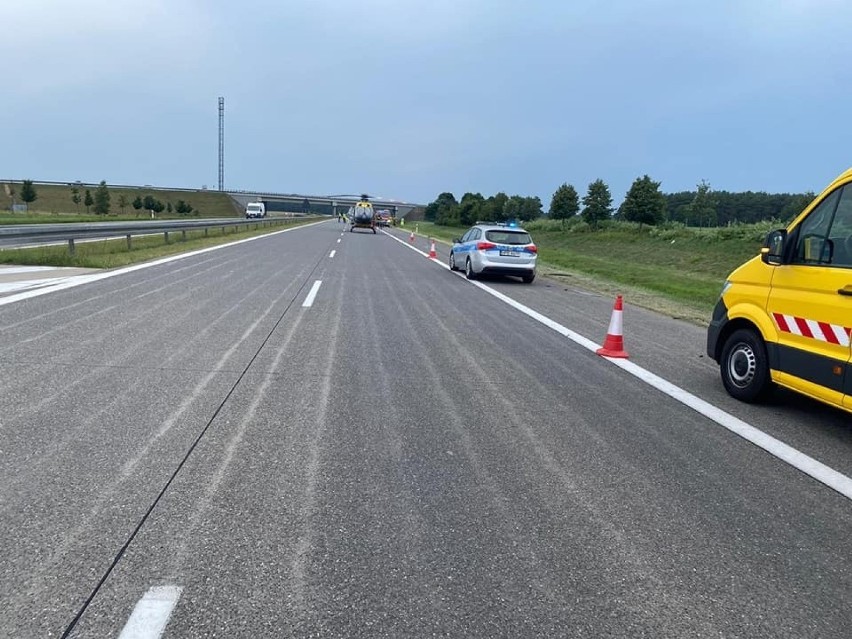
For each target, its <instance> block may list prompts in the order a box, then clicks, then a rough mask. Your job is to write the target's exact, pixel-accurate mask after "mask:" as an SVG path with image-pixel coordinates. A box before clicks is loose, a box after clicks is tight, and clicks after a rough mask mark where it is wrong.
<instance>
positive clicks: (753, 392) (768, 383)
mask: <svg viewBox="0 0 852 639" xmlns="http://www.w3.org/2000/svg"><path fill="white" fill-rule="evenodd" d="M720 369H721V373H722V383H723V384H724V385H725V390H727V391H728V393H729V394H730V395H731V397H735V398H736V399H739V400H740V401H743V402H755V401H759V400H761V399H765V398H766V397H767V396H768V395H769V394H770V393H771V392H772V389H773V384H772V379H771V378H770V376H769V357H768V356H767V355H766V345H765V344H764V343H763V340H762V339H761V337H760V335H758V334H757V333H756V332H755V331H753V330H751V329H748V328H741V329H739V330H736V331H734V332H733V333H731V335H730V336H729V337H728V339H727V340H726V341H725V346H724V348H723V349H722V360H721V365H720Z"/></svg>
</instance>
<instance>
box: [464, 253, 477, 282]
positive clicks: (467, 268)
mask: <svg viewBox="0 0 852 639" xmlns="http://www.w3.org/2000/svg"><path fill="white" fill-rule="evenodd" d="M464 276H465V277H466V278H467V279H469V280H475V279H476V273H474V272H473V265H472V264H471V263H470V258H468V259H467V261H465V263H464Z"/></svg>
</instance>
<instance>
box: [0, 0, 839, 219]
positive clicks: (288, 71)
mask: <svg viewBox="0 0 852 639" xmlns="http://www.w3.org/2000/svg"><path fill="white" fill-rule="evenodd" d="M0 16H2V24H3V28H2V33H3V35H2V37H0V60H3V61H4V62H5V64H4V65H3V68H4V71H5V72H4V73H3V77H2V81H0V133H1V134H2V138H0V180H3V179H15V180H20V179H25V178H27V179H33V180H55V181H68V182H71V181H75V180H81V181H83V182H99V181H100V180H106V181H107V182H108V183H110V184H153V185H158V186H176V187H189V188H200V187H202V185H206V186H207V187H208V188H211V189H215V188H218V98H219V97H220V96H222V97H224V98H225V188H226V189H234V190H236V189H241V190H258V191H271V192H279V193H300V194H311V195H334V194H358V193H363V192H366V193H370V194H372V195H375V196H379V197H384V198H394V199H399V200H403V201H407V202H415V203H422V204H425V203H428V202H431V201H432V200H434V199H435V198H436V197H437V195H438V194H439V193H441V192H443V191H450V192H452V193H454V194H455V195H456V197H457V198H460V197H461V196H462V195H463V194H464V193H465V192H479V193H481V194H483V195H484V196H486V197H487V196H489V195H493V194H494V193H496V192H498V191H503V192H506V193H508V194H509V195H514V194H517V195H523V196H539V197H540V198H541V200H542V203H543V205H544V208H545V210H547V208H548V206H549V204H550V200H551V197H552V194H553V192H554V191H555V190H556V189H557V188H558V187H559V185H560V184H562V183H568V184H573V185H574V186H575V188H576V189H577V191H578V192H579V193H580V195H581V196H582V195H583V194H585V192H586V191H587V188H588V185H589V183H590V182H592V181H594V180H596V179H598V178H600V179H603V180H604V181H605V182H606V183H607V184H608V185H609V187H610V190H611V192H612V195H613V199H614V203H615V204H616V205H617V204H618V203H619V202H620V201H621V200H622V199H623V197H624V194H625V193H626V191H627V189H629V187H630V185H631V183H632V182H633V180H635V179H636V178H637V177H641V176H643V175H645V174H647V175H650V176H651V177H652V178H653V179H654V180H656V181H658V182H660V183H661V189H662V190H663V191H664V192H675V191H682V190H692V189H694V188H695V185H696V184H697V183H698V182H700V181H701V180H706V181H707V182H709V183H710V185H711V186H712V188H714V189H717V190H728V191H744V190H755V191H761V190H762V191H769V192H804V191H817V192H818V191H820V190H822V188H823V187H824V186H825V185H826V184H828V182H829V181H830V180H831V179H833V178H834V177H835V176H836V175H837V174H839V173H840V172H841V171H843V170H845V169H846V168H849V167H850V166H852V144H850V136H852V128H850V127H849V126H847V125H848V123H849V122H850V114H851V113H852V82H850V75H852V71H850V69H852V67H850V65H849V60H852V37H850V36H852V3H850V2H848V1H846V0H703V1H697V0H609V1H608V2H597V1H595V0H357V1H355V0H352V1H350V0H241V1H240V2H233V1H231V0H73V1H72V0H28V1H27V2H22V1H21V0H0Z"/></svg>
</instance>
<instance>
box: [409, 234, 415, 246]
mask: <svg viewBox="0 0 852 639" xmlns="http://www.w3.org/2000/svg"><path fill="white" fill-rule="evenodd" d="M408 241H409V242H411V243H412V244H414V231H411V235H409V236H408Z"/></svg>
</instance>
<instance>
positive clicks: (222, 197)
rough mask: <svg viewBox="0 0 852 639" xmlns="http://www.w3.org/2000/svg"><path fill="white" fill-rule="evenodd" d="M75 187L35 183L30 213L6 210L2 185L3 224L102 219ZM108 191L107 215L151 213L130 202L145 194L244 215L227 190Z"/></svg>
mask: <svg viewBox="0 0 852 639" xmlns="http://www.w3.org/2000/svg"><path fill="white" fill-rule="evenodd" d="M13 187H14V188H15V190H16V191H17V192H18V193H20V188H21V185H20V184H14V185H13ZM72 188H73V187H72V186H65V185H58V184H45V185H39V184H37V185H35V189H36V193H37V195H38V198H37V199H36V201H35V202H33V203H32V204H30V206H29V209H30V210H29V211H28V212H27V213H12V212H11V211H9V210H7V209H9V208H10V206H9V205H10V204H11V203H12V201H11V199H10V198H9V196H8V195H6V192H5V190H4V189H3V188H0V209H2V210H0V224H15V223H22V222H28V223H31V222H39V221H49V222H58V221H62V222H64V221H80V222H83V221H94V220H103V219H104V216H98V215H95V214H87V213H86V207H85V206H84V205H83V203H82V200H83V198H84V197H85V195H86V189H85V188H81V187H77V188H78V190H79V191H80V199H81V202H80V204H79V205H78V206H75V205H74V203H73V202H72V201H71V196H72V193H71V189H72ZM89 191H90V192H91V193H92V197H94V195H95V189H94V188H93V187H89ZM109 194H110V213H109V215H108V216H106V217H107V219H113V218H118V219H121V218H130V219H137V218H145V217H150V213H149V212H148V211H146V210H144V209H141V210H139V211H137V210H136V209H134V208H133V207H132V206H131V204H130V203H131V202H133V200H134V199H136V197H137V196H138V197H141V198H143V199H144V198H145V196H146V195H151V196H153V197H155V198H156V199H158V200H160V201H161V202H162V203H163V204H168V203H171V204H172V207H174V206H175V204H177V201H178V200H183V201H184V202H188V203H189V204H191V205H192V207H193V209H194V210H193V212H192V214H191V215H192V216H193V217H238V216H240V215H242V211H241V210H240V209H239V208H238V207H237V205H236V203H235V202H234V201H233V200H232V199H231V197H230V196H229V195H228V194H227V193H222V192H221V191H166V190H162V191H161V190H159V189H146V188H144V187H143V188H136V189H123V188H114V187H110V188H109ZM122 194H123V195H124V197H125V198H127V202H128V205H127V207H126V208H125V213H124V215H122V214H121V209H120V207H119V206H118V198H119V196H120V195H122ZM16 197H17V196H16ZM16 201H17V203H19V204H20V203H21V201H20V197H17V200H16ZM45 217H49V218H50V219H47V220H45V219H44V218H45ZM157 217H158V218H160V219H162V218H168V217H175V218H177V217H181V216H180V215H178V214H177V213H172V214H171V215H169V214H168V213H166V211H163V212H162V213H160V214H158V215H157Z"/></svg>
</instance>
